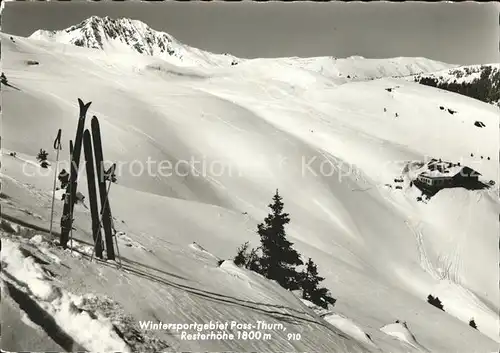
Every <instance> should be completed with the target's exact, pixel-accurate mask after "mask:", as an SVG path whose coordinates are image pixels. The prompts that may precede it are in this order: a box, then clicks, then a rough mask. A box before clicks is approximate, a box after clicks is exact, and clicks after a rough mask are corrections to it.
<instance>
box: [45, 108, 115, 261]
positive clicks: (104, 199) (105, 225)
mask: <svg viewBox="0 0 500 353" xmlns="http://www.w3.org/2000/svg"><path fill="white" fill-rule="evenodd" d="M78 103H79V106H80V115H79V119H78V126H77V131H76V137H75V141H74V144H73V143H72V141H70V162H71V169H70V177H69V182H68V185H67V187H66V194H65V197H64V206H63V215H62V217H61V235H60V245H61V246H62V247H63V248H66V247H67V244H68V241H69V240H70V235H71V241H72V240H73V239H72V230H73V221H74V219H73V210H74V205H75V201H76V191H77V186H78V182H77V178H78V169H79V165H80V155H81V150H82V145H83V149H84V154H85V161H86V163H85V165H86V172H87V185H88V192H89V204H90V213H91V216H92V236H93V240H94V252H95V255H96V257H98V258H101V259H102V257H103V244H102V230H101V227H102V229H103V230H104V238H105V239H104V240H105V245H106V253H107V259H108V260H115V251H114V247H113V230H114V227H113V219H112V215H111V208H110V205H109V200H108V194H109V188H110V186H111V181H110V183H109V186H106V181H108V180H109V179H110V176H111V175H112V174H113V173H114V169H115V168H116V165H115V164H113V166H112V167H111V168H110V169H109V170H108V171H105V170H104V163H103V153H102V143H101V133H100V127H99V121H98V119H97V117H96V116H93V117H92V121H91V131H89V130H88V129H86V130H85V131H84V128H85V118H86V114H87V110H88V108H89V107H90V104H91V103H92V102H89V103H87V104H84V103H83V102H82V100H81V99H78ZM92 145H93V149H94V151H92ZM54 149H55V150H56V151H57V156H56V160H57V162H56V165H57V163H58V160H59V151H60V150H61V129H59V131H58V134H57V137H56V139H55V141H54ZM93 152H94V153H93ZM94 159H95V166H97V171H98V175H97V176H98V178H97V179H98V183H97V187H98V190H99V196H100V205H101V212H99V211H98V202H97V191H96V181H95V178H96V175H95V168H94ZM56 174H57V173H54V186H53V188H54V190H53V191H55V184H56ZM54 196H55V195H54V194H53V197H52V208H51V220H50V233H51V234H52V223H53V211H54ZM115 242H117V241H116V237H115ZM116 249H117V250H118V243H117V244H116ZM94 252H93V254H92V257H93V255H94Z"/></svg>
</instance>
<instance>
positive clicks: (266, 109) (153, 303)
mask: <svg viewBox="0 0 500 353" xmlns="http://www.w3.org/2000/svg"><path fill="white" fill-rule="evenodd" d="M1 39H2V49H3V53H2V54H3V58H2V59H3V70H4V72H5V75H6V77H7V79H8V82H9V86H5V85H3V86H2V96H3V102H4V105H3V107H2V113H3V118H4V119H3V128H4V129H5V131H7V133H6V134H4V139H3V145H2V147H3V149H4V150H3V153H4V154H3V156H2V186H3V188H2V195H1V196H2V197H0V200H1V202H2V214H3V215H5V216H6V217H10V218H11V219H13V220H16V222H18V223H19V222H21V223H23V222H24V223H27V224H31V225H32V226H36V229H38V230H39V231H40V232H41V233H40V235H43V236H44V237H47V236H48V235H47V232H45V231H43V230H44V229H48V228H49V224H48V223H49V220H50V203H51V196H52V192H51V190H52V181H53V179H52V178H53V173H54V171H55V163H54V162H55V160H54V157H55V154H54V152H53V151H52V150H51V146H52V144H53V139H54V137H55V134H56V132H57V130H58V129H59V128H61V129H62V131H63V134H62V145H63V151H62V152H61V159H62V160H63V161H65V162H67V158H68V148H67V146H68V145H69V140H70V139H73V138H74V131H75V126H76V118H77V113H78V112H77V107H76V99H77V98H82V99H83V100H84V101H86V102H88V101H92V102H93V103H92V106H91V108H90V112H89V114H92V115H96V116H98V118H99V119H100V121H101V130H102V134H103V145H104V146H103V147H104V154H105V158H106V159H108V160H110V161H119V162H121V163H123V164H124V167H123V168H122V170H121V171H120V172H119V173H118V184H113V186H112V188H111V197H110V203H111V208H112V211H113V216H114V217H115V221H114V222H115V227H116V228H117V230H118V231H119V232H120V233H118V235H117V239H118V242H119V245H120V255H121V257H122V265H123V266H122V270H117V269H116V267H115V264H108V263H101V262H99V263H96V262H93V263H91V262H90V261H89V250H90V254H91V248H90V243H91V239H92V237H91V234H90V229H91V225H90V215H89V211H88V209H87V208H86V207H84V205H78V207H77V208H76V214H75V217H76V222H75V227H76V230H75V231H74V244H73V245H74V248H75V251H73V255H72V254H71V253H68V252H64V251H61V250H58V249H55V248H53V247H50V249H48V250H46V251H50V252H51V253H52V254H53V256H55V257H57V258H59V259H60V262H59V263H58V262H56V261H54V260H51V259H53V258H54V257H53V256H46V255H45V260H44V261H45V262H47V264H45V265H43V266H44V267H45V268H46V269H48V270H50V271H51V272H52V273H53V274H54V277H55V278H56V279H57V287H58V288H60V290H61V293H72V294H74V295H76V296H83V295H86V294H89V293H93V294H95V295H96V296H98V297H99V296H106V297H109V298H112V300H113V302H114V303H116V305H117V306H119V307H120V308H122V310H123V311H124V312H125V313H126V314H127V315H128V316H127V317H132V318H133V319H134V320H135V321H136V322H138V321H152V322H159V321H162V322H171V323H186V324H188V323H192V322H198V323H206V322H209V321H210V320H216V321H217V320H218V321H234V320H237V321H241V322H245V323H256V322H257V321H262V320H264V321H266V322H269V323H273V324H280V323H281V324H283V325H284V326H285V327H286V331H283V330H281V329H275V330H271V331H270V334H271V335H272V339H269V340H259V341H248V340H247V341H241V340H233V341H187V340H182V339H181V338H180V335H178V334H177V333H175V332H169V331H165V330H156V331H147V332H142V331H141V330H139V329H138V331H134V330H128V331H127V332H131V333H130V335H131V336H134V335H135V334H137V335H139V334H141V335H145V334H146V333H147V334H148V335H150V336H152V338H151V340H152V339H153V338H156V339H158V340H161V342H164V343H165V345H168V347H169V349H172V350H174V351H186V350H195V351H200V350H203V351H226V350H231V351H266V352H269V351H273V352H281V351H314V352H327V351H335V352H369V351H383V352H405V353H406V352H427V351H430V352H443V353H446V352H463V353H470V352H473V351H477V352H491V351H494V350H495V349H497V347H498V342H499V341H500V337H499V335H498V323H499V317H498V309H499V307H498V303H499V300H498V299H499V288H498V271H497V268H498V267H497V266H498V263H499V257H498V248H497V245H498V232H497V230H498V213H499V211H500V203H499V200H498V187H497V185H492V186H490V187H489V188H484V189H478V190H466V189H464V188H450V189H445V190H441V191H439V192H438V193H437V194H436V195H434V196H432V197H431V198H430V199H425V198H424V199H423V198H421V192H420V191H419V190H418V189H417V188H416V187H415V185H414V184H413V183H412V180H411V178H410V174H411V173H410V169H411V168H410V166H413V165H420V166H421V165H423V164H424V162H425V161H426V160H428V159H430V158H441V159H442V160H445V161H451V162H454V163H457V162H460V163H461V164H462V165H467V166H470V167H472V168H473V169H474V170H477V171H478V172H479V173H481V181H483V182H485V183H488V182H489V181H490V180H497V179H498V165H499V161H498V150H499V145H498V130H497V129H498V123H499V122H498V109H497V108H496V107H494V106H491V105H488V104H486V103H483V102H480V101H477V100H474V99H471V98H468V97H464V96H461V95H458V94H453V93H450V92H446V91H442V90H437V89H435V88H432V87H427V86H423V85H419V84H417V83H414V82H408V81H406V80H402V79H397V78H392V77H389V76H393V75H394V74H397V72H400V73H403V74H405V73H406V72H408V71H413V69H411V70H408V71H407V69H406V68H405V67H406V65H407V63H411V62H413V63H414V65H415V67H417V66H418V67H421V66H422V65H424V64H422V62H424V61H422V60H423V59H418V58H417V59H410V58H406V59H404V60H403V59H402V60H401V61H399V62H398V61H397V60H392V61H391V60H387V61H384V60H378V61H377V64H376V65H373V63H374V62H375V61H370V60H368V59H366V60H365V59H360V58H350V59H345V60H341V59H338V60H337V61H335V60H333V59H332V58H314V59H311V60H309V59H298V58H280V59H255V60H245V61H241V62H239V63H238V64H237V65H225V64H224V65H219V64H218V63H216V65H215V67H214V65H212V64H206V62H205V63H200V64H199V66H196V65H198V64H197V63H196V64H192V63H191V64H190V67H187V65H184V66H183V67H181V66H179V65H177V64H176V63H175V60H170V59H168V58H165V59H163V58H159V57H156V56H151V55H141V54H139V53H136V52H129V53H125V52H124V51H122V50H117V49H116V48H111V49H109V48H107V49H106V48H105V50H100V49H99V50H97V49H88V48H84V47H78V46H74V45H64V44H60V43H54V42H49V41H41V40H34V39H26V38H20V37H15V36H12V39H10V36H9V35H2V36H1ZM28 62H29V63H30V64H28ZM34 62H36V63H38V64H36V65H35V64H33V63H34ZM321 62H323V63H324V65H323V66H321V65H317V64H318V63H321ZM332 62H333V63H335V62H336V63H335V64H334V65H337V66H332V67H330V68H329V66H328V65H330V64H331V63H332ZM428 63H429V62H427V64H425V65H429V69H434V68H436V67H433V66H432V65H434V64H428ZM193 65H194V66H193ZM321 67H323V70H322V69H321ZM380 68H387V69H384V70H386V71H385V73H384V70H382V69H380ZM389 68H390V70H389ZM335 70H338V74H337V71H335ZM347 73H349V74H347ZM351 73H352V76H351ZM340 74H341V75H340ZM348 75H349V76H350V77H349V78H348V77H347V76H348ZM354 75H356V77H354ZM381 76H384V77H382V78H378V77H381ZM440 107H443V109H441V108H440ZM444 108H446V109H444ZM478 120H480V121H481V122H482V123H483V125H484V127H478V126H476V125H475V122H476V121H478ZM40 148H44V149H46V150H47V151H48V152H49V162H50V163H51V166H49V168H47V169H44V170H42V169H40V168H39V167H38V166H37V165H36V161H35V156H36V154H37V153H38V151H39V149H40ZM9 151H15V152H17V154H16V156H10V155H9ZM148 160H153V161H156V162H158V161H169V162H170V163H172V165H176V163H177V164H183V165H184V167H183V168H185V163H184V162H185V161H190V160H194V161H196V162H198V163H199V164H197V165H196V166H195V168H196V170H194V169H181V172H182V173H173V174H172V175H167V176H165V175H160V174H159V173H158V172H159V170H157V169H154V170H153V171H154V172H155V174H154V175H153V174H152V173H147V172H146V171H145V172H143V173H138V172H137V170H138V169H129V168H128V167H127V165H128V166H130V164H132V165H135V166H134V168H138V164H141V163H142V164H143V165H144V166H146V162H147V161H148ZM27 161H29V163H28V162H27ZM134 161H135V162H134ZM126 163H128V164H126ZM203 163H204V164H203ZM203 165H205V166H206V167H207V168H206V169H205V172H203V171H204V169H203ZM209 166H216V169H210V168H209ZM153 168H154V166H153ZM186 170H190V171H191V173H188V175H186V174H185V173H184V172H186ZM195 171H198V172H199V173H195ZM83 177H84V174H83V172H82V179H81V181H80V183H79V185H80V191H81V192H82V193H83V194H84V195H87V189H86V184H85V181H84V180H85V179H84V178H83ZM277 188H278V189H279V192H280V195H282V196H283V200H284V204H285V211H286V212H288V213H290V217H291V223H290V226H289V227H288V228H287V234H288V236H289V238H290V240H291V241H292V242H293V243H294V247H295V248H296V249H297V250H298V251H299V252H300V253H301V254H303V255H304V257H311V258H312V259H313V260H314V262H315V263H316V264H317V265H318V270H319V274H320V275H321V276H323V277H325V278H326V279H325V281H324V282H322V284H323V285H324V286H326V287H328V288H329V289H330V290H331V292H332V295H333V296H334V297H335V298H336V299H337V302H336V304H335V307H334V308H329V309H328V311H329V313H328V314H327V315H326V316H324V317H323V316H321V314H318V313H317V312H315V311H314V310H313V309H312V308H309V307H308V306H307V305H305V304H304V303H303V302H301V301H300V299H299V298H298V297H297V295H295V294H294V293H291V292H288V291H285V290H283V289H282V288H280V287H279V286H278V285H277V284H275V283H273V282H270V281H268V280H266V279H264V278H263V277H262V276H259V275H257V274H255V273H251V272H248V271H246V270H243V269H240V268H237V267H235V266H232V265H231V262H230V261H224V262H222V265H221V266H219V264H220V260H219V259H221V260H224V259H230V258H232V257H233V256H234V255H235V252H236V249H237V247H238V246H239V245H241V244H242V243H244V242H246V241H250V243H251V245H252V246H253V245H256V244H257V243H258V241H259V239H258V236H257V234H256V233H255V230H256V226H257V223H259V222H261V221H262V220H263V218H264V217H265V216H266V214H267V211H268V210H267V204H268V203H269V202H270V200H271V196H272V195H273V193H274V192H275V190H276V189H277ZM419 198H420V199H419ZM61 206H62V204H61V202H60V201H57V203H56V214H55V220H57V222H58V220H59V218H60V215H61ZM54 224H56V223H54ZM56 227H57V226H56ZM14 233H15V232H14ZM21 233H22V232H21ZM15 234H16V236H17V237H21V239H18V238H15V237H13V236H12V235H8V236H7V235H5V234H3V235H2V236H3V237H10V238H12V239H11V241H12V243H10V244H11V248H10V249H11V250H12V252H13V253H15V254H17V252H16V251H15V250H13V249H17V248H18V246H21V245H19V244H24V243H23V241H22V234H17V233H15ZM31 238H32V237H31V236H30V239H31ZM46 241H48V242H49V243H50V241H51V239H47V240H46ZM30 244H31V245H30V246H32V247H35V248H36V249H34V250H33V251H36V252H37V254H38V255H37V256H42V255H43V254H44V251H42V250H37V249H39V248H40V245H39V244H37V243H36V242H35V243H33V242H32V243H30ZM193 244H194V245H193ZM9 246H10V245H9ZM23 246H24V245H23ZM40 254H42V255H40ZM76 254H79V256H77V255H76ZM16 256H17V255H16ZM25 257H27V258H29V257H28V256H25ZM18 260H19V261H21V260H22V261H23V262H24V261H25V260H23V259H21V258H18ZM26 261H29V260H26ZM8 264H9V266H11V270H12V269H13V268H16V267H15V264H13V263H8ZM489 269H491V270H489ZM37 271H38V270H37ZM15 273H16V274H15V275H13V278H14V279H13V278H7V277H5V276H3V277H2V280H3V282H4V283H7V282H8V281H10V282H12V283H14V284H15V283H17V282H20V283H26V280H27V279H30V278H32V277H29V276H28V274H26V273H24V272H15ZM36 273H38V272H36ZM30 276H31V275H30ZM39 280H41V279H40V278H39ZM55 281H56V280H54V282H55ZM12 283H10V284H12ZM44 283H46V282H44ZM53 286H55V285H54V284H51V287H47V285H45V284H40V288H39V289H38V290H39V291H40V292H37V291H36V289H35V291H34V292H31V289H30V292H26V293H25V295H28V297H29V298H31V299H30V300H31V301H33V300H41V299H40V297H38V296H37V295H42V298H47V296H48V298H49V299H44V300H45V301H46V300H51V298H52V297H51V295H52V296H54V294H50V292H51V291H49V288H53ZM16 288H17V287H16ZM16 293H17V292H16ZM37 293H38V294H37ZM35 294H36V295H35ZM429 294H432V295H433V296H438V297H439V298H440V300H441V301H442V303H443V305H444V311H442V310H439V309H437V308H435V307H434V306H432V305H430V304H428V303H427V296H428V295H429ZM43 295H46V296H45V297H44V296H43ZM58 295H59V294H58ZM16 298H17V297H16ZM16 298H14V296H10V297H9V298H8V299H6V303H10V304H8V309H6V310H8V313H9V316H8V320H11V322H15V323H16V324H15V325H13V326H12V327H20V328H22V329H19V330H18V331H19V332H28V331H29V330H34V329H33V328H31V327H28V326H26V325H25V324H23V323H22V322H18V321H16V320H18V319H16V318H18V317H21V315H19V312H20V311H22V308H20V306H19V303H18V302H16V300H15V299H16ZM33 298H34V299H33ZM54 298H56V302H57V298H58V296H57V295H56V296H55V297H54ZM68 298H70V297H69V296H68ZM2 303H3V301H2ZM51 303H52V302H51ZM6 305H7V304H6ZM51 305H54V304H51ZM61 305H62V304H61ZM75 305H76V304H75ZM113 305H115V304H113ZM110 307H111V308H114V306H112V305H111V304H110ZM63 308H64V306H57V307H55V308H54V307H48V309H47V310H48V311H49V313H52V314H54V316H57V315H58V314H57V313H58V312H59V311H58V310H63ZM16 310H17V311H16ZM112 313H113V310H111V309H109V310H107V311H106V312H105V313H104V314H103V315H104V317H103V318H102V320H101V319H98V320H97V321H96V322H95V324H96V325H97V324H99V325H101V324H102V325H103V327H108V328H109V326H105V325H104V323H105V322H106V318H108V319H109V317H111V316H112V315H113V314H112ZM472 317H473V318H474V320H475V322H476V324H477V328H478V329H477V330H476V329H473V328H472V327H470V326H469V325H468V322H469V320H470V319H471V318H472ZM91 318H92V317H91ZM86 320H89V319H86ZM94 320H95V319H94ZM130 320H132V319H130ZM395 320H401V322H406V323H407V327H408V330H409V332H410V333H411V335H409V334H408V333H405V332H404V330H403V329H402V328H401V327H400V326H397V327H393V326H389V329H384V330H381V329H382V328H384V327H386V328H387V325H393V324H392V323H394V322H395ZM56 321H57V320H56ZM118 321H119V320H118ZM17 325H19V326H17ZM114 325H115V326H117V325H118V326H119V324H118V323H116V324H114ZM99 327H101V326H99ZM35 331H36V330H34V331H29V332H35ZM36 332H39V334H35V333H33V337H34V338H32V340H35V338H36V339H37V340H38V341H37V342H38V343H40V342H42V341H44V339H45V341H44V342H46V345H47V347H48V348H47V350H58V349H57V347H56V348H54V347H53V346H50V347H49V343H47V342H52V341H53V339H52V338H51V337H50V335H48V334H46V331H43V332H45V333H43V334H42V333H40V331H36ZM102 332H108V331H105V329H103V330H102ZM114 332H118V331H116V330H115V331H114ZM290 332H291V333H300V334H301V339H300V340H290V339H289V337H288V336H287V333H290ZM397 332H400V334H397ZM401 332H402V333H401ZM90 333H91V332H90V331H89V334H90ZM395 333H396V335H397V336H398V337H399V338H396V337H394V334H395ZM65 334H66V335H70V336H72V337H73V336H74V337H73V340H74V341H75V342H76V343H75V344H77V345H80V346H84V348H86V349H91V348H92V347H94V346H92V345H91V344H90V343H88V342H87V341H85V340H79V339H77V338H78V337H77V335H78V334H80V333H75V332H73V331H72V329H71V326H69V325H68V327H67V332H66V331H65ZM363 334H365V336H363ZM368 336H369V337H368ZM9 337H13V338H12V339H11V341H10V343H9V344H10V345H9V346H8V347H9V349H10V350H27V351H29V350H30V349H31V350H33V349H34V347H35V346H34V343H33V341H32V340H31V341H30V340H28V341H23V340H21V339H19V338H18V339H15V338H16V337H18V336H16V334H15V332H12V333H11V336H9ZM30 337H31V336H30ZM44 337H45V338H44ZM118 337H119V338H120V339H121V340H122V341H124V340H126V339H127V337H125V336H124V337H125V338H122V337H120V335H118ZM139 337H142V336H139ZM401 337H406V341H405V340H403V341H402V340H401V339H400V338H401ZM408 337H414V338H415V340H416V342H417V343H418V344H415V342H413V341H411V340H410V339H409V338H408ZM2 338H3V337H2ZM108 339H109V340H110V341H105V342H107V344H109V345H110V347H112V348H111V349H118V348H117V347H118V346H119V345H120V344H122V343H121V341H120V340H118V339H116V337H115V336H113V334H112V333H110V334H109V337H108ZM115 339H116V340H115ZM111 341H112V342H113V343H110V342H111ZM136 341H137V340H135V341H134V340H133V339H127V340H126V342H127V345H128V347H132V345H131V343H130V342H136ZM370 342H371V343H370ZM408 342H410V343H408ZM2 344H4V343H3V342H2ZM30 344H31V345H30ZM162 344H163V343H162ZM111 345H112V346H111ZM158 345H159V344H158ZM158 345H157V346H155V347H158ZM36 346H37V347H39V346H40V345H39V344H37V345H36ZM162 347H163V346H162ZM94 348H95V347H94ZM5 349H7V348H6V347H5Z"/></svg>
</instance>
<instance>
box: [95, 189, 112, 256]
mask: <svg viewBox="0 0 500 353" xmlns="http://www.w3.org/2000/svg"><path fill="white" fill-rule="evenodd" d="M110 188H111V183H110V184H109V186H108V188H107V191H106V199H105V200H104V204H103V205H102V206H101V212H99V235H98V237H97V238H98V240H99V241H102V218H103V216H104V209H105V208H106V206H107V204H108V194H109V189H110ZM110 214H111V210H110ZM94 253H95V244H94V249H92V256H91V257H90V261H91V262H92V260H93V258H94Z"/></svg>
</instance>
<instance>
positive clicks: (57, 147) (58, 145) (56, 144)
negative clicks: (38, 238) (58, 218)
mask: <svg viewBox="0 0 500 353" xmlns="http://www.w3.org/2000/svg"><path fill="white" fill-rule="evenodd" d="M61 132H62V131H61V129H59V131H58V132H57V137H56V139H55V140H54V149H55V150H56V151H57V152H56V168H55V170H54V185H53V186H52V206H51V207H50V230H49V235H50V237H51V238H52V222H54V199H55V197H56V175H57V167H58V165H59V151H60V150H61Z"/></svg>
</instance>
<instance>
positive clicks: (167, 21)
mask: <svg viewBox="0 0 500 353" xmlns="http://www.w3.org/2000/svg"><path fill="white" fill-rule="evenodd" d="M499 10H500V5H499V4H497V3H493V2H491V3H473V2H468V3H444V2H442V3H415V2H414V3H410V2H403V3H383V2H372V3H331V2H330V3H314V2H303V3H300V2H293V3H283V2H270V3H256V2H237V3H227V2H156V3H145V2H123V3H117V2H110V1H105V2H87V1H86V2H75V1H71V2H8V3H6V6H5V9H4V12H3V16H2V17H3V18H2V31H3V32H6V33H10V34H15V35H21V36H28V35H30V34H31V33H32V32H34V31H35V30H37V29H39V28H43V29H63V28H66V27H69V26H71V25H73V24H76V23H78V22H80V21H82V20H84V19H86V18H88V17H90V16H92V15H98V16H110V17H113V18H117V17H129V18H133V19H138V20H141V21H143V22H145V23H147V24H148V25H149V26H151V27H152V28H154V29H156V30H161V31H165V32H168V33H170V34H171V35H173V36H174V37H176V38H177V39H179V40H180V41H181V42H184V43H185V44H188V45H191V46H194V47H198V48H201V49H205V50H209V51H212V52H216V53H223V52H228V53H231V54H233V55H236V56H240V57H247V58H254V57H276V56H322V55H328V56H336V57H346V56H350V55H361V56H364V57H367V58H386V57H395V56H423V57H427V58H431V59H434V60H440V61H444V62H448V63H453V64H479V63H493V62H500V59H499V35H500V30H499Z"/></svg>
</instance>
